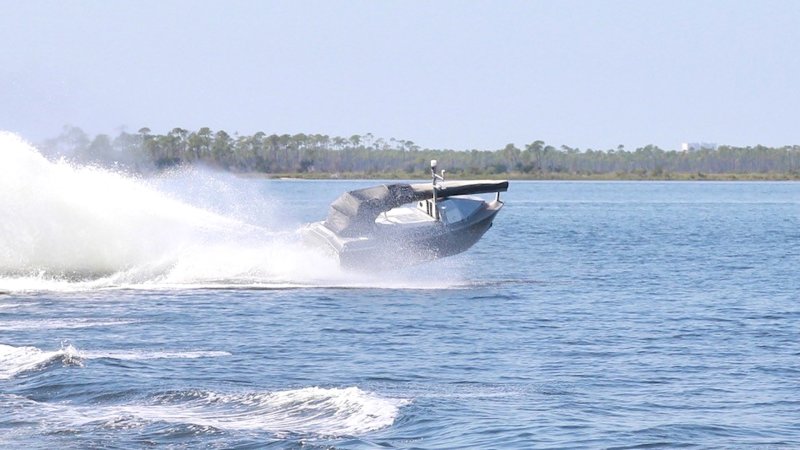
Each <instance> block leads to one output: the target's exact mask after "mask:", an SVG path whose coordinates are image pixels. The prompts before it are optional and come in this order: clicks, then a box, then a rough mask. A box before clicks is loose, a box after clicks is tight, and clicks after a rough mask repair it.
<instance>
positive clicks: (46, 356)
mask: <svg viewBox="0 0 800 450" xmlns="http://www.w3.org/2000/svg"><path fill="white" fill-rule="evenodd" d="M59 360H60V361H62V362H64V363H79V362H80V360H81V356H80V354H79V353H78V351H77V350H76V349H75V347H73V346H71V345H68V346H65V347H63V348H61V349H60V350H56V351H49V352H48V351H42V350H40V349H38V348H36V347H14V346H12V345H5V344H0V380H7V379H9V378H11V377H13V376H15V375H17V374H19V373H22V372H27V371H31V370H36V369H38V368H40V367H43V366H45V365H47V364H48V363H51V362H54V361H59Z"/></svg>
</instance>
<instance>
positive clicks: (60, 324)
mask: <svg viewBox="0 0 800 450" xmlns="http://www.w3.org/2000/svg"><path fill="white" fill-rule="evenodd" d="M131 323H135V321H133V320H96V319H88V318H69V319H33V320H4V321H0V326H2V328H3V330H4V331H23V330H60V329H76V328H91V327H107V326H116V325H128V324H131Z"/></svg>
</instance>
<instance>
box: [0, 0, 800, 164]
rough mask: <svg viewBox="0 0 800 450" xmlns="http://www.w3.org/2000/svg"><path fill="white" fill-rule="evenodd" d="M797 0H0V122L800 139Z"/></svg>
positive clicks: (27, 126) (468, 141)
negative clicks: (206, 0) (209, 0)
mask: <svg viewBox="0 0 800 450" xmlns="http://www.w3.org/2000/svg"><path fill="white" fill-rule="evenodd" d="M798 110H800V1H764V0H752V1H734V0H726V1H698V0H693V1H681V0H668V1H465V0H458V1H424V2H423V1H347V2H337V1H285V2H284V1H230V0H226V1H218V2H202V1H164V0H159V1H142V0H136V1H63V0H61V1H17V0H0V129H5V130H11V131H16V132H19V133H20V134H22V135H23V136H25V137H27V138H28V139H31V140H34V141H36V140H40V139H42V138H45V137H53V136H55V135H57V134H58V133H59V132H60V130H61V128H62V126H63V125H65V124H71V125H75V126H79V127H81V128H83V129H85V130H86V131H87V132H89V133H91V134H95V133H114V134H115V133H117V132H118V131H119V130H120V127H122V126H124V127H126V129H127V130H128V131H136V130H138V129H139V128H141V127H143V126H148V127H150V128H151V129H153V131H155V132H166V131H168V130H170V129H172V128H174V127H177V126H180V127H183V128H188V129H192V130H194V129H198V128H200V127H202V126H209V127H211V128H212V129H213V130H219V129H224V130H226V131H228V132H231V133H233V132H236V131H238V132H239V133H243V134H251V133H254V132H256V131H264V132H266V133H290V134H294V133H298V132H304V133H323V134H329V135H332V136H333V135H338V136H346V137H348V136H350V135H352V134H365V133H367V132H371V133H373V134H374V135H375V136H376V137H383V138H385V139H389V138H392V137H394V138H398V139H409V140H412V141H414V142H416V143H417V144H419V145H421V146H423V147H431V148H454V149H471V148H479V149H497V148H501V147H503V146H505V144H507V143H516V144H517V145H518V146H520V147H524V145H525V144H527V143H530V142H532V141H534V140H537V139H541V140H544V141H546V142H547V143H549V144H553V145H556V146H559V145H562V144H565V145H569V146H573V147H581V148H583V149H585V148H587V147H591V148H595V149H597V148H602V149H606V148H611V147H616V146H617V145H619V144H624V145H625V146H626V147H627V148H628V149H634V148H636V147H639V146H643V145H646V144H649V143H652V144H656V145H659V146H662V147H664V148H668V149H673V148H677V147H678V146H679V145H680V143H681V142H683V141H710V142H717V143H720V144H731V145H755V144H764V145H784V144H800V120H799V119H800V114H798Z"/></svg>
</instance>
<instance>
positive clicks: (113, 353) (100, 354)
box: [81, 350, 231, 361]
mask: <svg viewBox="0 0 800 450" xmlns="http://www.w3.org/2000/svg"><path fill="white" fill-rule="evenodd" d="M81 355H82V356H84V357H85V358H87V359H117V360H123V361H142V360H150V359H197V358H219V357H223V356H231V353H230V352H226V351H216V350H191V351H169V350H161V351H144V350H98V351H86V352H81Z"/></svg>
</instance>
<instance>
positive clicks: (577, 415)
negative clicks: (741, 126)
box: [0, 180, 800, 448]
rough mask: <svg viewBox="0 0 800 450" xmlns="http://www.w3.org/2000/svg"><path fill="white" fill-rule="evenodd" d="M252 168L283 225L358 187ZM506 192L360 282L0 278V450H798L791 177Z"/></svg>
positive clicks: (799, 385) (796, 254) (797, 256)
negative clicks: (499, 205)
mask: <svg viewBox="0 0 800 450" xmlns="http://www.w3.org/2000/svg"><path fill="white" fill-rule="evenodd" d="M248 183H251V184H252V186H253V189H254V190H255V191H257V192H259V193H260V195H263V197H264V198H268V199H269V201H270V202H271V205H272V208H273V209H274V210H279V211H280V212H281V217H282V219H281V221H280V224H279V225H276V224H274V223H273V224H271V225H270V226H272V227H275V228H281V229H285V230H291V229H296V228H297V227H298V226H300V225H301V224H302V223H304V222H308V221H312V220H319V219H321V218H323V217H324V215H325V212H326V208H327V205H328V204H329V203H330V202H331V201H332V200H333V199H334V198H335V197H336V196H337V195H338V194H339V193H341V192H343V191H346V190H348V189H352V188H355V187H362V186H367V185H369V184H371V183H370V182H356V181H331V182H325V181H270V180H248ZM503 199H504V200H505V201H506V206H505V207H504V209H503V210H502V211H501V212H500V214H499V215H498V217H497V219H496V222H495V224H494V227H493V228H492V229H490V230H489V231H488V233H487V234H486V236H485V237H484V239H483V240H481V241H480V242H479V243H478V244H477V245H476V246H475V247H474V248H473V249H471V250H470V251H468V252H467V253H465V254H462V255H459V256H456V257H453V258H449V259H446V260H441V261H436V262H433V263H430V264H427V265H423V266H419V267H414V268H411V269H407V270H405V271H404V272H403V273H400V274H396V273H386V274H379V275H378V276H377V278H375V277H374V276H373V277H369V278H368V281H366V282H363V283H361V282H358V281H359V280H360V278H359V277H360V275H354V276H353V277H354V278H353V280H355V282H353V283H350V282H349V281H348V280H350V279H349V278H348V279H346V280H344V281H342V282H340V283H317V284H315V283H310V282H308V281H307V280H308V278H307V277H303V278H302V279H303V281H302V282H298V283H285V284H280V283H278V284H274V283H270V281H271V280H254V282H253V283H251V284H241V283H238V284H228V285H226V284H224V283H218V284H217V285H209V284H208V283H204V284H198V285H196V286H192V285H191V283H183V284H182V285H180V286H178V287H176V286H160V285H150V284H148V283H142V284H140V285H133V286H132V285H130V284H127V285H125V286H119V287H115V286H107V285H106V286H103V287H102V288H90V287H82V286H84V285H81V284H76V285H75V286H76V288H75V289H64V288H63V285H58V286H59V288H58V289H49V288H48V286H50V285H49V284H46V283H42V286H41V288H40V289H30V288H26V289H24V290H14V289H12V288H6V292H5V293H4V294H2V295H0V345H5V346H6V347H0V447H4V448H101V447H102V448H106V447H115V448H140V447H145V446H151V445H171V446H174V447H177V448H184V447H185V448H205V447H211V448H269V447H274V448H648V447H659V446H663V447H680V446H687V447H694V448H719V447H722V448H730V447H749V446H753V447H765V448H796V447H800V282H798V278H800V277H798V272H797V271H798V268H800V184H798V183H758V182H747V183H737V182H724V183H715V182H512V183H511V186H510V189H509V192H508V193H506V194H504V195H503ZM187 201H188V200H187ZM259 214H261V213H253V214H251V217H250V219H253V218H254V217H258V215H259ZM245 216H247V214H245ZM254 220H255V219H254ZM277 257H281V255H277V254H276V258H277ZM305 270H308V271H310V272H312V273H313V271H314V270H317V269H316V268H315V267H314V266H310V267H307V268H305ZM376 280H377V281H376ZM397 280H401V281H397ZM222 281H224V280H222ZM283 281H285V280H282V282H283ZM384 281H385V282H384ZM3 358H5V359H3Z"/></svg>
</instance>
